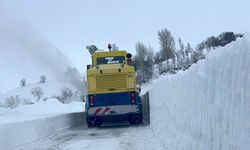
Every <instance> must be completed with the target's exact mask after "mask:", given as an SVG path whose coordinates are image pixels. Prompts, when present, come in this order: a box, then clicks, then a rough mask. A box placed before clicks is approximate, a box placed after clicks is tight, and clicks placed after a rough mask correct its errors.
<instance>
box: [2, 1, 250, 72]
mask: <svg viewBox="0 0 250 150" xmlns="http://www.w3.org/2000/svg"><path fill="white" fill-rule="evenodd" d="M3 5H4V6H6V7H7V8H9V9H10V10H12V11H13V12H14V13H16V14H18V15H20V16H22V17H25V18H26V19H28V20H29V21H30V23H31V24H32V25H33V27H34V28H35V29H37V31H38V32H39V33H40V34H42V35H43V36H44V37H45V38H47V39H48V40H49V41H50V42H51V43H52V44H53V45H55V46H56V47H58V48H59V49H61V51H63V52H64V53H65V54H66V56H68V57H69V59H70V60H71V61H72V62H73V64H74V65H75V66H76V67H77V68H78V69H79V70H80V71H81V72H83V71H84V70H85V68H86V64H89V63H90V62H91V61H90V55H89V53H88V52H87V50H86V49H85V46H86V45H88V44H95V45H97V46H98V47H99V48H106V47H107V44H108V43H116V44H117V45H118V46H119V48H120V49H126V50H127V51H129V52H131V53H134V45H135V43H136V42H137V41H141V42H143V43H144V44H146V45H151V46H152V47H153V48H154V50H155V51H158V50H159V44H158V40H157V31H158V30H160V29H163V28H167V29H169V30H170V31H171V32H172V34H173V35H174V37H175V38H176V39H177V38H178V37H181V38H182V39H183V41H184V42H190V43H191V45H192V46H193V47H194V46H195V45H196V44H197V43H198V42H200V41H201V40H204V39H205V38H206V37H208V36H211V35H218V34H219V33H221V32H223V31H235V32H246V31H250V21H249V19H250V1H249V0H206V1H205V0H188V1H187V0H88V1H87V0H5V1H4V3H3Z"/></svg>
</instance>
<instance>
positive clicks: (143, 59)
mask: <svg viewBox="0 0 250 150" xmlns="http://www.w3.org/2000/svg"><path fill="white" fill-rule="evenodd" d="M135 48H136V56H135V57H134V60H135V63H136V66H137V81H139V82H145V81H147V80H149V79H150V78H151V77H152V75H153V65H154V61H153V57H154V51H153V49H152V48H151V47H150V46H149V47H146V46H145V45H144V44H142V43H140V42H138V43H136V46H135Z"/></svg>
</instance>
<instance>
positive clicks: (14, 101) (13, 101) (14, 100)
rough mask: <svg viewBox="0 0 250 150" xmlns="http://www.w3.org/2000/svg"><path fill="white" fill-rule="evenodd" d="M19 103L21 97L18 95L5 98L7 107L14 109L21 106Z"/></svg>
mask: <svg viewBox="0 0 250 150" xmlns="http://www.w3.org/2000/svg"><path fill="white" fill-rule="evenodd" d="M19 104H20V98H19V96H18V95H16V96H10V97H7V98H5V107H8V108H10V109H13V108H16V107H17V106H19Z"/></svg>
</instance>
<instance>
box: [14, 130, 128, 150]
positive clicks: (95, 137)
mask: <svg viewBox="0 0 250 150" xmlns="http://www.w3.org/2000/svg"><path fill="white" fill-rule="evenodd" d="M128 128H129V127H128V126H115V127H101V128H91V129H89V128H87V127H86V126H85V125H82V126H79V127H77V128H73V129H71V130H67V131H63V132H61V133H59V134H55V135H52V136H49V137H47V138H44V139H41V140H38V141H35V142H33V143H29V144H26V145H23V146H21V147H19V148H17V149H16V150H85V149H88V150H100V149H102V150H106V149H119V144H120V138H121V137H122V135H123V134H124V133H126V131H127V130H128Z"/></svg>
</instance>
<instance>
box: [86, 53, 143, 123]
mask: <svg viewBox="0 0 250 150" xmlns="http://www.w3.org/2000/svg"><path fill="white" fill-rule="evenodd" d="M130 60H131V55H130V54H128V53H127V52H126V51H111V52H95V53H94V54H93V55H92V65H91V66H89V67H88V69H87V84H88V95H87V98H86V99H87V100H86V114H87V117H86V118H87V123H88V126H89V127H92V126H100V125H102V123H103V122H107V123H115V122H122V121H128V122H129V123H130V124H139V123H142V117H143V116H142V102H141V99H140V96H139V92H138V91H137V89H136V83H135V68H134V66H133V65H131V61H130Z"/></svg>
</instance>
